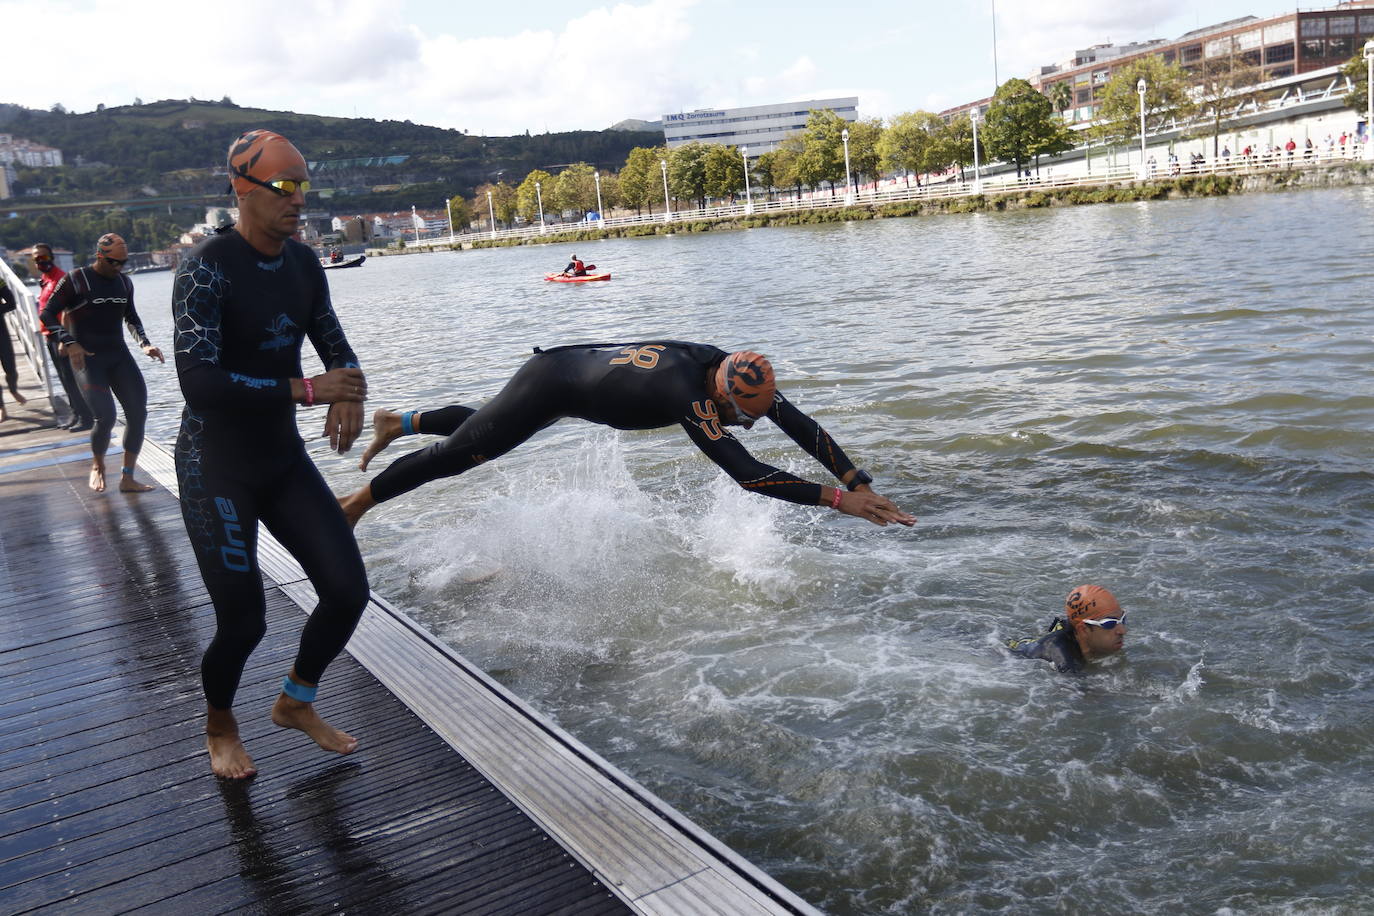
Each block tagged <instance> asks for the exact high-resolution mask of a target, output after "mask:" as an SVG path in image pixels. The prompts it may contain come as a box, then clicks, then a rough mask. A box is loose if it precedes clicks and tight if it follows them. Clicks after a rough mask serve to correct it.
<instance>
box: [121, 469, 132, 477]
mask: <svg viewBox="0 0 1374 916" xmlns="http://www.w3.org/2000/svg"><path fill="white" fill-rule="evenodd" d="M119 472H120V473H121V474H127V475H128V476H130V477H132V476H134V469H133V468H120V469H119Z"/></svg>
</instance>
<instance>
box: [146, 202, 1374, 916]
mask: <svg viewBox="0 0 1374 916" xmlns="http://www.w3.org/2000/svg"><path fill="white" fill-rule="evenodd" d="M1371 214H1374V188H1355V189H1342V190H1334V191H1314V192H1301V193H1288V194H1276V195H1262V194H1261V195H1252V196H1244V197H1236V198H1225V199H1216V200H1188V201H1165V202H1151V203H1142V204H1126V205H1100V206H1093V207H1081V208H1074V209H1056V210H1045V211H1036V212H1026V213H989V214H976V215H960V216H941V217H930V218H918V219H902V220H888V221H878V222H864V223H853V224H844V225H827V226H818V227H799V228H773V229H759V230H751V231H736V232H719V233H705V234H698V235H679V236H674V237H668V238H659V239H637V240H612V241H604V242H598V243H583V244H579V245H578V246H577V251H578V253H579V254H580V255H582V256H583V258H584V259H585V260H587V261H589V262H595V263H597V264H598V265H600V266H601V267H603V268H609V269H610V270H612V271H613V273H614V277H615V278H614V279H613V280H612V281H611V282H610V283H599V284H590V285H585V286H569V285H556V284H546V283H542V282H540V277H541V276H542V275H543V273H545V272H546V271H548V270H554V269H558V268H559V267H561V266H562V265H563V264H564V263H565V262H566V261H567V255H568V254H569V253H570V251H571V246H570V245H567V244H563V245H558V246H554V247H531V248H519V249H503V250H495V251H477V252H462V253H440V254H432V255H425V256H415V257H405V258H381V259H374V260H370V261H368V262H367V264H366V266H365V267H364V268H363V269H361V270H350V271H341V272H335V273H332V274H330V277H331V285H332V288H333V295H334V301H335V304H336V307H337V309H338V311H339V314H340V316H341V318H342V321H343V324H344V327H345V329H346V330H347V332H348V334H349V337H350V339H351V341H352V342H353V344H354V346H355V349H356V350H357V351H358V353H359V355H360V357H361V359H362V361H363V365H364V368H365V369H366V370H367V371H368V375H369V380H370V384H371V390H372V392H373V406H390V407H396V408H400V407H420V408H423V407H427V406H440V405H443V404H446V403H452V402H459V403H466V404H476V403H479V402H481V401H482V400H484V399H486V398H488V397H490V396H491V395H492V394H493V393H495V392H496V391H497V390H498V388H499V387H500V385H501V384H502V382H503V381H504V380H505V379H506V378H508V377H509V376H510V375H511V374H512V373H513V372H514V371H515V369H516V368H517V367H518V366H519V365H520V364H521V362H522V361H523V360H524V359H525V358H526V356H527V355H528V354H529V352H530V348H531V347H532V346H534V345H541V346H548V345H554V344H559V343H569V342H577V341H592V340H635V339H652V338H655V337H665V338H677V339H685V340H701V341H707V342H711V343H715V344H718V345H720V346H722V347H724V348H725V349H737V348H743V347H749V348H753V349H758V350H760V351H761V352H764V353H766V354H768V355H769V356H770V357H771V358H772V360H773V363H774V365H775V367H776V368H777V371H778V375H779V380H780V387H781V388H782V390H783V391H785V392H786V394H787V395H788V397H789V398H791V399H792V400H793V401H794V402H795V403H796V404H797V405H798V406H800V407H801V408H802V409H803V410H805V411H807V412H809V413H811V414H812V415H813V416H814V417H816V418H817V419H818V420H819V421H820V422H821V423H822V424H823V425H824V426H825V427H826V428H827V429H828V430H830V431H831V432H832V433H833V434H834V436H835V437H836V439H837V440H838V441H839V442H840V443H841V444H842V445H843V446H844V447H845V448H846V449H847V450H848V451H849V453H850V455H851V456H853V457H854V458H855V460H856V461H857V462H858V463H859V464H860V466H862V467H866V468H868V469H869V470H870V471H871V472H872V473H873V475H874V477H875V478H876V486H877V488H878V489H879V491H880V492H883V493H884V494H886V495H888V496H890V497H891V498H892V499H894V500H895V501H896V502H897V503H898V504H899V505H901V506H902V507H903V508H905V509H907V510H908V511H910V512H913V513H914V514H916V515H917V516H919V517H920V522H919V523H918V525H917V526H916V527H915V528H913V529H905V528H898V527H896V526H894V527H891V528H887V529H880V528H877V527H874V526H871V525H868V524H865V523H863V522H861V521H858V520H856V519H851V518H848V517H842V516H839V515H837V514H835V513H832V512H830V511H828V510H821V509H809V508H801V507H796V506H792V505H789V504H784V503H780V502H776V501H773V500H769V499H765V498H761V497H758V496H750V495H746V494H744V493H743V492H742V491H740V490H738V489H737V488H736V487H735V486H734V485H733V484H732V483H731V482H730V481H729V479H728V478H727V477H725V475H723V474H722V473H720V472H719V471H718V470H717V469H716V468H715V467H714V466H713V465H711V464H710V463H709V462H707V461H706V460H705V459H704V458H703V457H702V456H701V455H700V454H699V453H697V452H696V451H695V449H693V448H692V446H691V445H690V443H689V442H688V440H687V439H686V437H685V435H684V434H683V433H682V432H681V431H680V430H678V429H665V430H659V431H649V432H633V433H615V432H612V431H609V430H605V429H601V428H597V427H592V426H590V425H587V424H583V423H580V422H577V421H565V422H564V423H561V424H559V425H557V426H555V427H553V428H552V429H550V430H547V431H545V432H544V433H542V434H540V435H539V436H538V437H536V438H535V439H534V440H532V441H531V442H530V443H528V444H526V445H525V446H524V447H522V448H521V449H519V450H517V451H516V452H513V453H512V454H510V455H508V456H506V457H505V458H503V459H501V460H500V461H498V462H495V463H493V464H489V465H484V466H482V467H480V468H478V469H476V470H474V471H472V472H471V473H469V474H467V475H464V476H463V477H461V478H456V479H453V480H450V481H444V482H441V483H438V484H434V485H431V486H429V487H427V488H425V489H424V490H421V491H417V492H415V493H412V494H409V495H408V496H406V497H402V498H400V499H397V500H395V501H394V502H392V503H388V504H386V505H385V506H383V507H381V508H380V509H378V510H377V511H375V512H374V513H373V514H371V515H369V516H368V517H367V519H366V520H365V521H364V522H363V523H362V524H361V525H360V526H359V540H360V543H361V545H362V548H363V552H364V556H365V557H366V558H367V560H368V567H369V570H370V573H371V577H372V585H373V587H374V588H375V589H376V590H377V591H378V592H380V593H381V594H383V595H384V596H386V597H387V598H388V599H389V600H391V601H392V602H394V603H395V604H396V605H397V606H399V607H400V608H402V609H404V610H405V611H406V612H407V613H409V614H411V615H413V616H414V617H416V618H417V619H418V620H420V621H421V622H422V623H424V624H425V625H426V626H428V627H429V628H430V629H432V630H433V631H435V632H436V633H438V634H439V635H441V636H442V637H443V638H444V639H446V640H447V641H448V642H449V643H450V644H452V645H453V646H454V647H455V648H456V649H458V650H459V651H460V652H461V653H463V654H464V655H465V656H467V657H468V658H470V659H472V660H473V661H475V662H476V663H477V664H479V665H481V666H482V667H483V668H485V669H487V670H488V671H490V672H491V673H492V674H493V675H494V676H495V677H497V678H498V679H499V680H500V681H502V682H503V683H505V684H506V685H508V686H509V687H511V688H512V689H513V690H515V692H516V693H518V694H520V695H521V696H523V697H525V698H526V699H528V700H529V701H530V702H532V703H533V705H535V706H536V707H538V708H539V709H541V710H543V711H544V712H545V713H547V714H548V715H550V716H552V717H553V718H554V719H556V720H557V721H558V722H559V723H560V724H561V725H562V726H564V727H565V728H567V729H568V730H569V731H571V732H572V733H573V734H575V735H577V736H578V737H579V738H580V739H582V740H583V741H585V742H586V743H587V744H589V745H590V746H591V747H593V748H594V749H596V750H597V751H598V752H600V753H601V754H603V755H604V756H606V757H607V758H609V759H610V760H611V761H612V762H613V763H614V764H616V765H617V766H619V767H621V768H622V769H624V770H625V771H627V772H628V773H630V774H631V775H632V776H634V777H635V778H636V779H638V780H639V781H641V782H642V783H644V784H645V785H647V786H648V787H649V788H650V789H652V790H653V791H654V792H656V793H657V794H659V795H660V796H661V797H663V798H664V799H666V800H667V801H668V802H670V803H671V804H673V805H675V806H676V807H678V808H679V809H681V810H682V811H684V812H685V813H686V814H687V815H688V816H690V817H691V818H693V819H694V820H695V821H696V822H697V823H699V824H700V825H702V826H703V827H704V828H705V829H707V830H708V831H710V832H711V833H713V834H715V835H716V836H718V837H719V838H721V839H722V840H723V841H724V842H726V843H727V844H729V845H730V846H731V847H733V848H735V849H736V850H738V851H740V852H741V853H742V854H744V855H745V856H746V857H748V858H749V859H751V860H752V861H754V862H755V863H757V864H758V865H759V866H761V867H762V868H764V869H765V870H766V871H768V872H769V873H771V874H773V875H774V876H776V877H777V878H778V879H779V880H781V881H782V882H783V883H785V884H787V885H788V886H789V887H791V888H792V889H794V890H795V891H796V892H797V893H798V894H800V895H801V896H802V897H804V898H806V899H807V900H809V901H811V902H813V903H814V904H815V905H817V906H818V907H820V908H822V909H824V910H826V911H828V912H832V913H838V914H858V913H909V912H923V911H933V912H940V913H967V912H1017V913H1019V912H1027V913H1030V912H1045V911H1065V912H1087V911H1092V912H1102V913H1138V912H1162V911H1177V912H1190V913H1233V912H1234V913H1240V912H1274V911H1279V912H1303V913H1306V912H1355V911H1368V910H1369V909H1370V908H1371V907H1374V865H1371V862H1374V831H1371V830H1370V828H1369V825H1370V824H1371V823H1374V792H1371V791H1370V790H1371V787H1374V778H1372V777H1374V773H1371V769H1372V768H1374V756H1372V755H1371V754H1370V746H1371V744H1374V621H1372V620H1371V615H1370V607H1371V603H1374V602H1372V601H1371V598H1372V597H1374V572H1372V571H1371V568H1370V567H1371V559H1372V557H1371V554H1372V553H1374V537H1372V536H1371V525H1370V517H1371V515H1374V474H1371V469H1370V457H1371V455H1372V454H1374V360H1371V358H1370V357H1371V348H1372V347H1371V336H1374V310H1371V308H1370V298H1371V292H1374V284H1371V277H1374V268H1371V266H1370V259H1369V252H1370V251H1371V250H1374V220H1371V218H1370V217H1371ZM137 284H138V290H139V301H140V302H141V304H142V305H141V311H142V313H143V315H144V317H145V320H146V323H147V324H148V326H149V330H150V332H151V333H152V335H153V337H154V340H155V342H157V343H159V344H162V345H166V344H167V342H168V340H169V335H168V331H167V326H168V323H169V320H168V308H167V302H168V301H169V289H170V285H171V278H170V276H169V275H166V274H162V275H152V276H148V277H142V278H137ZM307 349H308V348H307ZM308 365H309V366H314V365H317V363H316V362H315V361H314V358H313V356H311V357H310V361H309V362H308ZM145 372H146V374H147V376H148V377H149V381H150V386H151V388H152V395H151V400H152V403H153V408H154V410H153V416H152V419H151V424H152V435H153V437H154V438H155V439H156V440H157V441H159V442H161V443H162V444H163V445H164V446H170V443H171V441H172V439H173V438H174V435H175V426H176V414H177V412H178V410H179V405H180V398H179V395H178V393H177V390H176V386H175V377H174V373H173V372H172V371H171V368H170V366H168V367H167V368H165V369H164V368H159V367H154V368H151V369H147V370H145ZM302 416H303V418H304V420H303V423H302V428H303V430H306V431H307V432H309V433H311V434H313V433H315V432H316V430H314V429H313V428H312V427H313V425H314V424H315V423H316V422H317V421H318V420H320V419H321V415H320V414H319V413H318V412H314V413H310V412H303V413H302ZM740 436H741V438H742V439H743V441H744V442H745V444H746V445H747V446H748V447H749V448H750V449H751V451H753V452H754V453H755V454H756V455H758V456H760V457H761V458H763V459H764V460H765V461H768V462H770V463H774V464H777V465H779V466H782V467H786V468H790V469H794V470H796V471H798V472H802V473H805V474H807V475H808V476H810V477H811V479H814V480H821V479H823V476H824V472H823V471H821V470H820V469H819V467H818V466H816V465H815V464H814V463H813V462H811V461H810V459H809V458H807V457H806V456H805V455H804V454H802V453H801V452H799V451H798V449H796V448H795V447H794V446H793V445H792V444H791V443H790V441H789V440H787V439H786V438H785V437H784V436H783V435H782V434H781V433H779V432H778V431H777V430H776V428H773V427H772V426H771V424H762V425H761V426H759V427H756V428H755V429H754V430H752V431H750V432H742V433H740ZM411 443H412V440H401V441H400V442H398V443H396V445H394V446H393V447H392V451H390V452H388V453H384V454H383V455H382V456H381V457H380V458H379V459H378V463H377V465H376V466H375V469H380V468H381V467H383V466H385V463H386V462H387V461H388V460H390V459H391V458H392V457H394V456H395V455H399V454H402V453H403V452H404V450H405V447H409V446H410V445H411ZM416 444H418V443H416ZM314 452H315V454H316V457H317V459H318V460H319V462H320V464H321V466H322V468H323V469H324V470H325V473H326V475H327V476H328V477H329V479H330V482H331V484H332V485H333V486H334V487H335V488H336V490H338V491H339V492H343V491H345V490H348V489H352V488H354V487H356V486H358V485H359V484H361V483H362V482H363V481H364V480H366V479H367V478H366V475H363V474H360V473H359V472H358V471H357V470H356V469H355V467H354V464H355V460H354V459H346V458H339V457H334V456H331V455H329V454H328V453H327V452H326V451H325V450H323V449H321V448H319V447H315V448H314ZM355 457H356V456H355ZM1082 582H1096V583H1100V584H1103V585H1106V586H1108V587H1109V588H1111V589H1112V590H1113V591H1114V592H1115V593H1116V595H1117V596H1118V597H1119V598H1120V600H1121V602H1122V604H1123V605H1124V606H1125V607H1126V608H1128V609H1129V610H1130V612H1131V617H1130V624H1131V628H1130V631H1129V635H1128V637H1127V650H1126V651H1125V653H1123V654H1122V655H1120V656H1117V657H1114V658H1112V659H1110V660H1108V661H1106V662H1105V663H1102V664H1100V665H1098V666H1096V670H1095V671H1094V672H1093V673H1092V674H1091V675H1090V676H1088V677H1086V678H1082V679H1070V678H1066V677H1064V676H1062V675H1058V674H1056V673H1055V672H1054V671H1053V670H1052V669H1051V668H1050V667H1049V666H1048V665H1046V664H1044V663H1041V662H1029V661H1025V660H1020V659H1013V658H1010V657H1009V656H1008V655H1007V654H1006V653H1004V652H1003V651H1002V650H1001V648H1000V646H1001V644H1002V642H1003V641H1004V640H1006V639H1008V638H1010V637H1015V636H1023V635H1030V634H1032V633H1035V632H1037V631H1039V630H1040V629H1041V628H1042V627H1043V626H1044V625H1045V624H1046V623H1047V622H1048V621H1049V619H1050V618H1051V617H1052V616H1053V615H1054V614H1055V613H1056V612H1057V610H1059V609H1060V608H1061V607H1062V601H1063V598H1064V595H1065V594H1066V593H1067V592H1068V591H1069V589H1070V588H1071V587H1072V586H1074V585H1076V584H1079V583H1082ZM354 730H355V733H360V734H361V737H362V739H363V741H364V742H366V732H367V729H366V725H365V724H361V725H355V726H354ZM364 746H365V745H364Z"/></svg>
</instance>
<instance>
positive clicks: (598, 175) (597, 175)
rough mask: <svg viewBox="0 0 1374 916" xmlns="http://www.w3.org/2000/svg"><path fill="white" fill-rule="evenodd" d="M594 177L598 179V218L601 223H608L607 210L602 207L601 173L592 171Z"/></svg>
mask: <svg viewBox="0 0 1374 916" xmlns="http://www.w3.org/2000/svg"><path fill="white" fill-rule="evenodd" d="M592 178H593V179H594V180H595V181H596V218H597V219H598V220H599V221H600V222H601V225H603V226H604V225H606V211H605V210H602V209H601V173H600V172H592Z"/></svg>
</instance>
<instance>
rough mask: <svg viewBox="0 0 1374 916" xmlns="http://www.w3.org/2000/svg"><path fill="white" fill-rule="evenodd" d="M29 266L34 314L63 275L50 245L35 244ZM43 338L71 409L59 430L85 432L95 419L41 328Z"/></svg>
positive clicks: (68, 365)
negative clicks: (34, 277) (34, 274)
mask: <svg viewBox="0 0 1374 916" xmlns="http://www.w3.org/2000/svg"><path fill="white" fill-rule="evenodd" d="M33 266H34V267H36V268H38V311H39V312H42V311H43V306H45V305H47V304H48V300H49V299H51V298H52V294H53V290H55V289H57V284H59V283H61V282H62V278H63V277H65V276H67V272H66V271H65V270H63V269H62V268H60V267H58V266H57V265H56V264H55V263H53V257H52V246H50V245H48V244H47V243H46V242H39V243H37V244H36V245H34V246H33ZM43 337H44V338H45V339H46V340H47V343H48V355H49V356H51V357H52V364H53V366H54V367H55V368H56V369H57V378H58V379H59V380H60V381H61V382H62V390H63V391H64V392H66V394H67V403H68V404H70V405H71V408H72V415H71V417H70V418H69V419H68V420H67V422H66V423H63V424H61V425H62V428H63V429H70V430H72V431H73V432H82V431H84V430H88V429H90V428H91V427H92V426H94V425H95V417H94V415H93V414H92V413H91V409H90V407H88V406H87V405H86V398H85V397H83V396H82V394H81V385H80V384H79V383H78V382H77V380H76V373H75V372H73V371H72V364H71V361H70V360H68V359H67V356H66V354H65V353H63V352H62V349H61V347H62V341H60V340H58V339H57V338H56V337H53V336H52V332H51V331H49V330H48V329H47V328H44V329H43Z"/></svg>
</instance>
